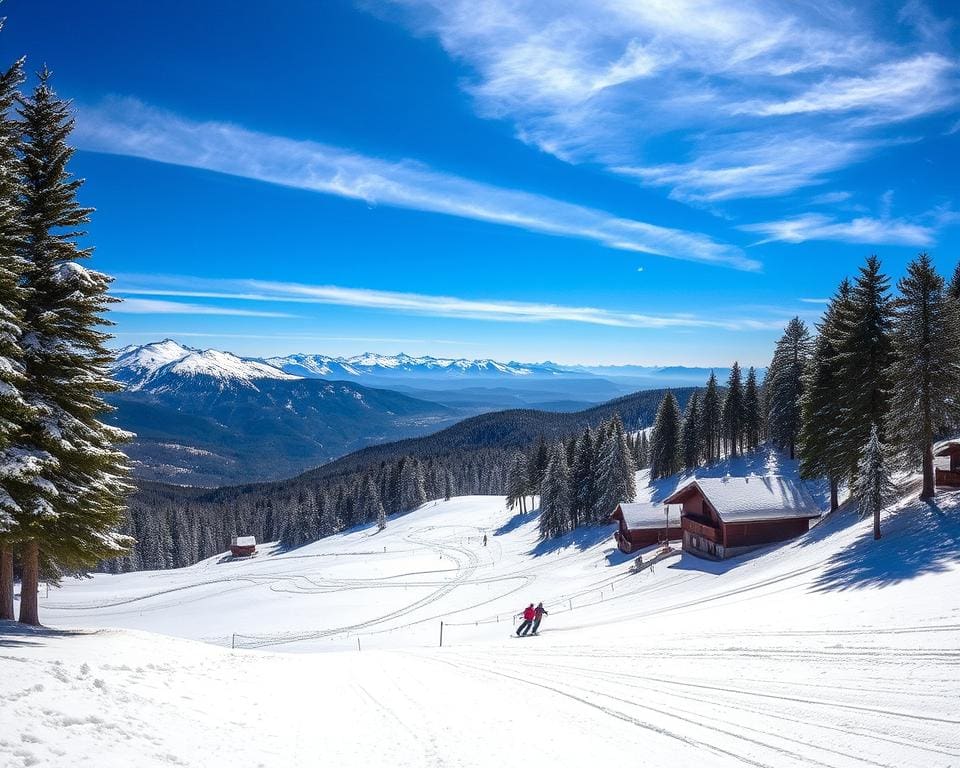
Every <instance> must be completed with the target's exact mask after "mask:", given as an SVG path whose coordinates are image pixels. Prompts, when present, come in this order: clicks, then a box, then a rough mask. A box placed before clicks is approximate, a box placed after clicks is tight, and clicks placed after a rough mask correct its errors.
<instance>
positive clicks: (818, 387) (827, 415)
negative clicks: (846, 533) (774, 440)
mask: <svg viewBox="0 0 960 768" xmlns="http://www.w3.org/2000/svg"><path fill="white" fill-rule="evenodd" d="M850 290H851V287H850V281H849V280H844V281H843V282H841V283H840V287H839V288H838V289H837V293H836V295H835V296H834V297H833V299H831V301H830V304H829V305H828V306H827V310H826V312H825V313H824V315H823V320H822V321H821V323H820V325H819V326H818V329H817V331H818V332H817V338H816V340H815V341H814V344H813V351H812V354H811V356H810V360H809V361H808V363H807V368H806V371H805V374H804V382H803V395H802V396H801V399H800V405H801V407H800V411H801V420H800V421H801V426H800V437H799V440H798V446H799V452H800V474H801V476H802V477H804V478H807V479H813V478H816V477H825V478H827V480H828V481H829V483H830V510H831V511H833V510H835V509H836V508H837V506H838V504H839V498H838V488H839V484H840V481H841V480H842V479H843V478H844V477H847V476H849V474H850V463H849V458H848V457H847V455H846V451H845V447H844V443H845V438H844V435H843V429H844V425H845V422H846V419H845V413H844V405H843V402H844V396H843V392H842V391H841V390H842V386H843V379H842V365H841V362H840V360H839V357H838V355H839V350H840V348H841V346H842V344H843V333H844V318H846V317H848V316H849V312H850V306H849V302H850Z"/></svg>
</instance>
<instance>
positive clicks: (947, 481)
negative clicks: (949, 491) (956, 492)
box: [933, 440, 960, 488]
mask: <svg viewBox="0 0 960 768" xmlns="http://www.w3.org/2000/svg"><path fill="white" fill-rule="evenodd" d="M933 474H934V477H935V482H936V485H937V487H938V488H960V441H958V440H948V441H947V442H944V443H938V444H937V445H936V446H935V447H934V449H933Z"/></svg>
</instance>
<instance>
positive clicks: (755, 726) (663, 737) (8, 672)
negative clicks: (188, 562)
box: [0, 494, 960, 768]
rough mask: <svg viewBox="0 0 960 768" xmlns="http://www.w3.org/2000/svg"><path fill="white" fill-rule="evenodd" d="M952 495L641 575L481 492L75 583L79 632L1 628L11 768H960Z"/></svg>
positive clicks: (71, 585)
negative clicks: (524, 619) (296, 542)
mask: <svg viewBox="0 0 960 768" xmlns="http://www.w3.org/2000/svg"><path fill="white" fill-rule="evenodd" d="M938 504H939V506H937V507H927V506H926V505H920V504H918V503H916V502H907V501H904V502H902V503H900V504H899V505H898V506H897V507H896V508H894V509H891V510H890V511H889V512H888V515H887V517H886V519H885V520H884V528H885V537H884V539H883V541H882V542H880V543H879V544H874V543H873V542H872V540H871V539H870V535H871V528H870V524H869V522H868V521H859V520H858V519H857V518H856V516H855V515H854V514H852V513H849V512H844V511H841V512H839V513H837V514H835V515H834V516H831V517H829V518H827V519H826V520H825V521H824V522H823V523H821V524H820V525H818V526H817V527H816V528H815V529H813V530H812V531H811V532H810V534H808V535H807V536H806V537H804V538H802V539H800V540H798V541H795V542H792V543H790V544H787V545H785V546H781V547H774V548H770V549H768V550H765V551H761V552H759V553H757V554H755V555H753V556H752V557H747V558H739V559H735V560H732V561H728V562H725V563H710V562H706V561H703V560H699V559H696V558H691V557H688V556H686V555H676V556H673V557H671V558H668V559H667V560H665V561H662V562H660V563H658V564H657V565H656V567H655V568H654V569H652V570H649V569H648V570H646V571H644V572H642V573H639V574H636V573H633V572H631V560H630V559H629V558H626V557H625V556H623V555H621V554H620V553H619V552H617V551H616V550H615V549H614V548H613V544H612V539H611V536H610V534H611V533H612V527H608V528H605V529H603V530H600V531H588V532H585V533H583V534H578V535H577V536H576V537H571V538H568V539H566V540H564V541H562V542H560V543H559V544H556V545H555V544H547V545H545V544H542V543H540V542H538V540H537V534H536V520H535V518H534V517H533V516H532V515H527V516H523V515H516V514H513V513H511V512H510V511H508V510H506V509H504V507H503V501H502V499H500V498H493V497H479V496H475V497H465V498H457V499H452V500H450V501H448V502H429V503H428V504H426V505H425V506H423V507H422V508H420V509H419V510H416V511H414V512H411V513H409V514H407V515H404V516H402V517H398V518H393V519H391V520H390V522H389V525H388V528H387V529H386V530H385V531H383V532H379V533H377V532H376V531H375V530H374V529H370V528H366V529H363V530H356V531H352V532H348V533H345V534H342V535H339V536H335V537H332V538H330V539H326V540H323V541H320V542H317V543H315V544H311V545H309V546H306V547H303V548H301V549H298V550H295V551H292V552H287V553H279V552H275V551H273V550H272V548H270V547H269V546H268V547H261V552H260V554H259V555H257V556H256V557H255V558H253V559H250V560H245V561H235V562H221V561H220V558H214V559H211V560H207V561H205V562H202V563H199V564H197V565H195V566H193V567H190V568H185V569H182V570H179V571H167V572H147V573H138V574H126V575H122V576H107V575H98V576H96V577H94V578H93V579H90V580H86V581H82V582H76V581H70V582H65V584H64V586H63V588H62V589H59V590H51V592H50V596H49V598H47V599H46V600H44V601H43V602H42V606H41V608H42V611H43V616H44V618H45V621H46V622H47V623H48V624H50V625H51V626H55V627H62V628H78V629H80V630H83V631H82V632H81V633H80V634H76V633H58V632H45V633H30V632H26V631H19V630H16V629H15V628H10V627H7V628H6V630H7V631H6V633H5V634H4V632H3V630H0V681H3V682H2V688H3V694H4V698H5V699H6V700H7V702H8V703H7V704H5V706H4V707H2V708H0V765H10V766H26V765H55V766H60V765H62V766H67V765H69V766H76V765H107V766H113V765H118V766H119V765H134V764H135V765H194V766H220V765H223V766H226V765H232V764H235V763H237V762H238V761H243V762H245V763H248V764H252V765H263V766H297V765H304V766H306V765H311V766H312V765H331V766H380V765H384V766H387V765H389V766H429V765H433V766H478V767H482V768H486V767H487V766H503V765H519V764H524V765H532V766H547V765H550V766H558V765H560V766H567V765H569V766H582V765H587V764H596V763H607V761H610V762H611V763H614V762H616V763H617V764H621V763H622V764H625V765H640V764H642V765H648V766H667V765H671V766H685V765H698V766H743V765H749V766H767V767H768V768H781V767H784V766H787V767H789V766H831V767H837V768H839V767H840V766H891V767H893V766H895V767H896V768H906V767H908V766H918V767H920V766H924V767H925V766H957V765H960V495H957V496H951V495H949V494H945V495H941V496H940V497H939V499H938ZM484 533H486V534H487V535H488V546H486V547H484V546H483V545H482V537H483V535H484ZM538 600H543V601H544V602H545V604H546V607H547V609H548V610H549V611H550V615H549V616H548V617H546V619H545V620H544V625H543V628H542V630H541V635H540V636H539V637H535V638H526V639H517V638H514V637H513V636H512V627H513V615H514V614H515V613H516V612H517V611H519V610H521V609H522V608H523V607H524V606H525V605H526V604H527V603H529V602H536V601H538ZM441 621H443V622H444V628H443V647H442V648H439V647H438V645H439V640H440V622H441ZM108 627H111V628H123V630H122V631H119V630H110V631H101V632H94V633H90V632H89V631H88V630H91V629H100V628H108ZM131 630H142V631H131ZM234 635H235V636H234ZM165 636H166V637H165ZM196 640H203V641H206V642H204V643H197V642H190V641H196ZM358 642H359V651H358ZM231 643H236V645H237V646H238V650H234V651H231V650H229V646H230V645H231Z"/></svg>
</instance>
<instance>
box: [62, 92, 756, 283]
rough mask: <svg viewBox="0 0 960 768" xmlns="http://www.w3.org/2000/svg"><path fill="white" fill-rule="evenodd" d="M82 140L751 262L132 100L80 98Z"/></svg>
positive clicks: (656, 250)
mask: <svg viewBox="0 0 960 768" xmlns="http://www.w3.org/2000/svg"><path fill="white" fill-rule="evenodd" d="M79 117H80V119H79V120H78V121H77V129H76V132H75V134H74V135H75V138H76V141H77V143H78V145H79V146H80V147H81V148H83V149H87V150H91V151H96V152H105V153H111V154H118V155H129V156H134V157H141V158H146V159H149V160H156V161H158V162H163V163H172V164H174V165H182V166H188V167H192V168H202V169H205V170H209V171H216V172H219V173H225V174H230V175H233V176H242V177H245V178H250V179H257V180H259V181H265V182H269V183H272V184H282V185H284V186H289V187H296V188H299V189H306V190H311V191H315V192H321V193H325V194H330V195H337V196H340V197H347V198H352V199H356V200H363V201H366V202H367V203H369V204H383V205H390V206H397V207H401V208H411V209H416V210H421V211H430V212H434V213H442V214H447V215H451V216H459V217H463V218H468V219H474V220H478V221H485V222H491V223H494V224H500V225H504V226H510V227H518V228H521V229H526V230H529V231H533V232H542V233H546V234H550V235H557V236H563V237H575V238H583V239H587V240H592V241H595V242H598V243H602V244H603V245H606V246H608V247H611V248H617V249H621V250H629V251H640V252H643V253H650V254H655V255H659V256H666V257H670V258H676V259H686V260H690V261H699V262H704V263H709V264H716V265H719V266H725V267H733V268H736V269H745V270H752V269H758V268H759V267H760V264H759V262H757V261H756V260H754V259H751V258H748V257H747V256H746V255H745V254H744V253H743V252H742V251H741V250H740V249H739V248H737V247H735V246H732V245H728V244H724V243H720V242H717V241H716V240H714V239H712V238H710V237H708V236H706V235H703V234H699V233H695V232H686V231H683V230H678V229H671V228H668V227H661V226H658V225H656V224H651V223H649V222H644V221H637V220H634V219H627V218H621V217H618V216H616V215H614V214H611V213H608V212H606V211H602V210H598V209H595V208H588V207H584V206H580V205H575V204H572V203H568V202H564V201H562V200H557V199H554V198H550V197H546V196H542V195H537V194H532V193H529V192H524V191H520V190H515V189H507V188H503V187H496V186H493V185H489V184H483V183H480V182H476V181H472V180H470V179H467V178H463V177H460V176H454V175H451V174H446V173H442V172H440V171H437V170H434V169H431V168H429V167H427V166H425V165H423V164H421V163H417V162H413V161H408V160H404V161H398V162H393V161H389V160H383V159H380V158H375V157H369V156H365V155H361V154H357V153H355V152H351V151H348V150H345V149H341V148H339V147H334V146H330V145H325V144H319V143H316V142H312V141H297V140H293V139H289V138H284V137H280V136H271V135H266V134H262V133H257V132H254V131H249V130H246V129H244V128H241V127H239V126H236V125H231V124H227V123H218V122H194V121H190V120H186V119H183V118H180V117H178V116H176V115H173V114H170V113H168V112H164V111H161V110H157V109H154V108H151V107H148V106H146V105H144V104H143V103H141V102H139V101H136V100H133V99H126V100H111V101H107V102H105V103H103V104H101V105H99V106H96V107H81V108H79Z"/></svg>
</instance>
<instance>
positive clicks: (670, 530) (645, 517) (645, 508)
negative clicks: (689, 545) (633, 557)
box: [608, 503, 680, 555]
mask: <svg viewBox="0 0 960 768" xmlns="http://www.w3.org/2000/svg"><path fill="white" fill-rule="evenodd" d="M608 522H611V523H616V524H617V530H616V531H615V532H614V534H613V538H614V539H616V542H617V547H618V548H619V549H620V551H621V552H624V553H626V554H628V555H629V554H630V553H631V552H636V551H637V550H638V549H643V548H644V547H649V546H650V545H651V544H657V543H658V542H660V541H663V540H664V539H665V538H666V539H667V540H669V539H679V538H680V510H679V509H673V510H670V514H669V517H668V515H667V509H666V508H664V506H663V505H660V504H626V503H624V504H617V508H616V509H615V510H613V514H612V515H610V517H609V519H608Z"/></svg>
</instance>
